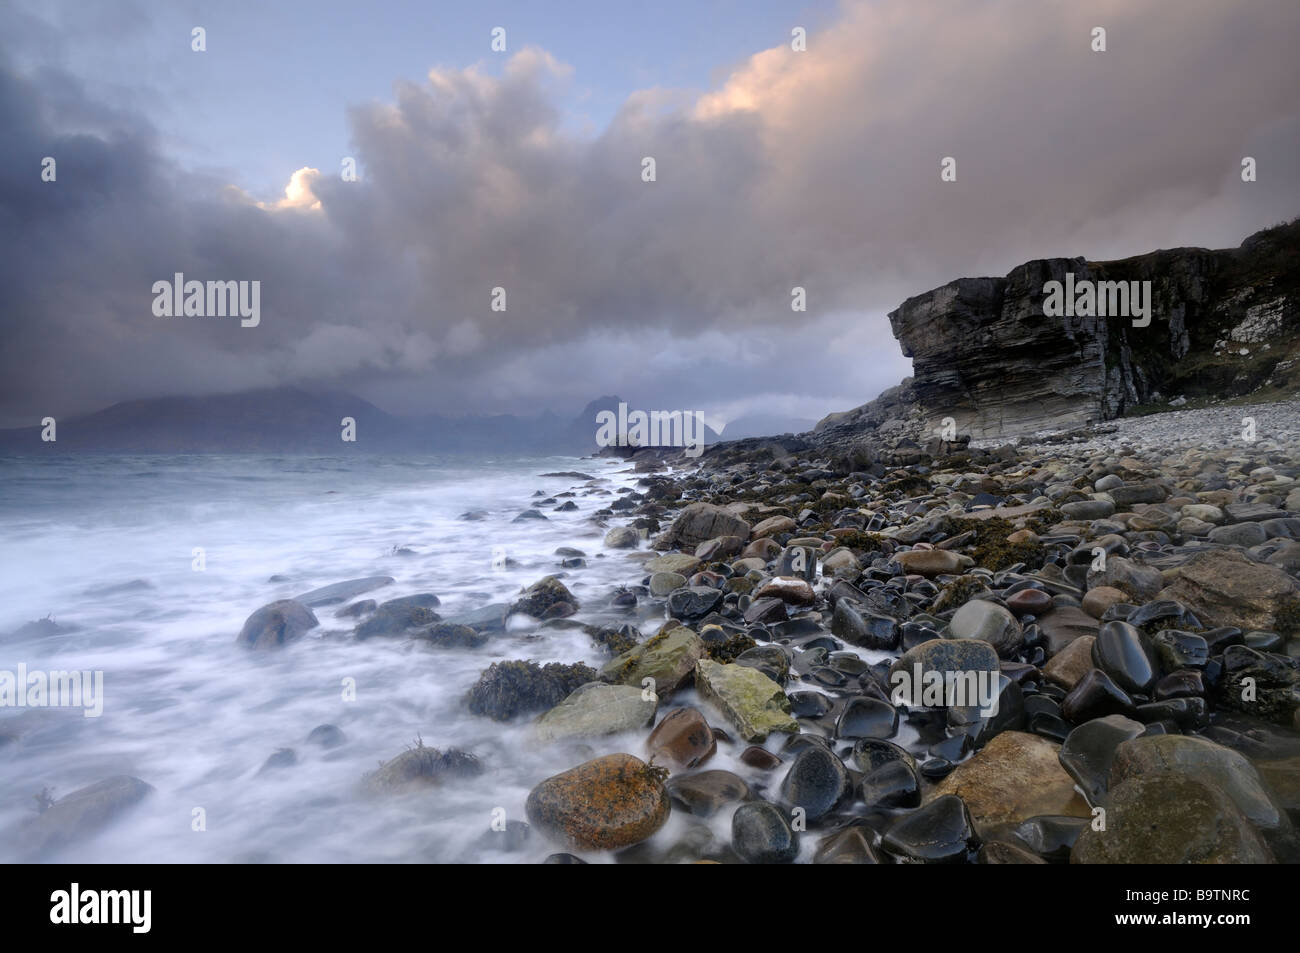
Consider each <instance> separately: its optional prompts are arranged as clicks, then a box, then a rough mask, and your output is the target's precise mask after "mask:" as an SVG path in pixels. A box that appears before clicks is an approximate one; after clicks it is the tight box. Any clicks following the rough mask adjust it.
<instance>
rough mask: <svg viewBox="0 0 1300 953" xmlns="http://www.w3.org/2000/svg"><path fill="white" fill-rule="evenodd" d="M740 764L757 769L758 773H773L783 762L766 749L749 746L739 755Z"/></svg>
mask: <svg viewBox="0 0 1300 953" xmlns="http://www.w3.org/2000/svg"><path fill="white" fill-rule="evenodd" d="M740 760H741V762H742V763H744V764H747V765H749V766H750V767H751V768H757V769H758V770H759V771H773V770H775V769H776V768H779V767H780V766H781V765H782V764H784V762H783V761H782V760H781V759H780V758H778V757H777V756H776V755H774V754H772V752H770V751H768V750H767V749H766V748H762V747H759V746H758V745H750V746H749V747H748V748H746V749H745V750H744V751H742V752H741V753H740Z"/></svg>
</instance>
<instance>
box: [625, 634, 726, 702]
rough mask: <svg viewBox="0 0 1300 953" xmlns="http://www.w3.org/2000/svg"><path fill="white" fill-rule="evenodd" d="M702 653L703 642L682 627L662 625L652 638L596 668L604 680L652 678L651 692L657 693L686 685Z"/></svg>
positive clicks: (639, 683)
mask: <svg viewBox="0 0 1300 953" xmlns="http://www.w3.org/2000/svg"><path fill="white" fill-rule="evenodd" d="M703 655H704V642H703V641H702V640H701V639H700V637H699V636H698V635H696V634H695V633H694V632H693V631H691V630H690V629H688V628H686V627H685V626H677V627H675V628H672V627H669V626H665V627H664V629H663V630H662V631H660V633H659V634H658V635H656V636H654V637H653V638H650V639H647V640H646V641H644V642H642V643H640V644H639V645H636V646H634V647H633V648H631V649H629V650H628V651H626V652H624V653H623V654H622V655H619V656H618V657H616V658H615V659H613V660H612V661H611V662H609V664H607V665H606V666H605V667H604V668H602V669H601V670H600V678H601V680H602V681H606V682H616V683H619V684H622V685H635V686H636V687H638V688H640V687H643V686H644V684H645V679H647V678H649V679H653V681H652V682H651V685H650V687H651V691H654V692H657V693H659V694H661V695H663V694H667V693H670V692H673V691H675V690H676V689H678V688H679V687H681V686H683V685H685V684H687V683H688V682H689V680H690V678H691V676H692V674H693V673H694V671H695V664H696V662H698V661H699V659H700V658H702V657H703Z"/></svg>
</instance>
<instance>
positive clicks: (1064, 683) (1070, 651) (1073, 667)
mask: <svg viewBox="0 0 1300 953" xmlns="http://www.w3.org/2000/svg"><path fill="white" fill-rule="evenodd" d="M1096 641H1097V639H1096V636H1092V635H1085V636H1083V637H1082V638H1078V639H1075V640H1074V641H1073V642H1071V643H1070V644H1069V645H1067V646H1066V647H1065V648H1063V649H1061V651H1060V652H1058V653H1056V654H1055V655H1053V656H1052V657H1051V658H1050V659H1048V660H1047V664H1046V665H1044V666H1043V675H1045V676H1046V677H1047V680H1048V681H1049V682H1054V683H1055V684H1057V685H1060V686H1061V687H1062V688H1064V689H1065V690H1066V691H1069V690H1070V689H1072V688H1074V686H1075V685H1077V684H1078V683H1079V680H1080V679H1081V678H1083V676H1085V675H1087V674H1088V672H1090V671H1091V670H1092V643H1094V642H1096Z"/></svg>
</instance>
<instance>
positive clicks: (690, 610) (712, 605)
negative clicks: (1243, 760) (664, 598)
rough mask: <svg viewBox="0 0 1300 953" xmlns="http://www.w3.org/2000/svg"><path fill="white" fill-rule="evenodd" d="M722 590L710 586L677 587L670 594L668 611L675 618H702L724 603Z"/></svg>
mask: <svg viewBox="0 0 1300 953" xmlns="http://www.w3.org/2000/svg"><path fill="white" fill-rule="evenodd" d="M722 596H723V593H722V590H721V589H714V588H711V587H709V586H691V587H689V588H683V589H676V590H674V591H673V592H672V593H670V594H669V596H668V612H669V613H670V614H671V615H672V616H673V618H675V619H683V620H685V621H688V622H689V621H693V620H695V619H702V618H704V617H705V616H706V615H708V614H709V613H710V612H712V611H713V610H714V609H716V608H717V607H718V606H719V605H720V604H721V603H722Z"/></svg>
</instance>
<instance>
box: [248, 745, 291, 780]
mask: <svg viewBox="0 0 1300 953" xmlns="http://www.w3.org/2000/svg"><path fill="white" fill-rule="evenodd" d="M297 763H298V752H296V751H294V750H293V749H292V748H277V749H276V750H275V751H274V752H273V753H272V754H270V755H268V756H267V759H266V760H265V761H263V762H262V766H261V767H260V768H258V769H257V773H258V775H263V774H268V773H270V772H273V771H278V770H280V769H281V768H292V767H293V766H294V765H295V764H297Z"/></svg>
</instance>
